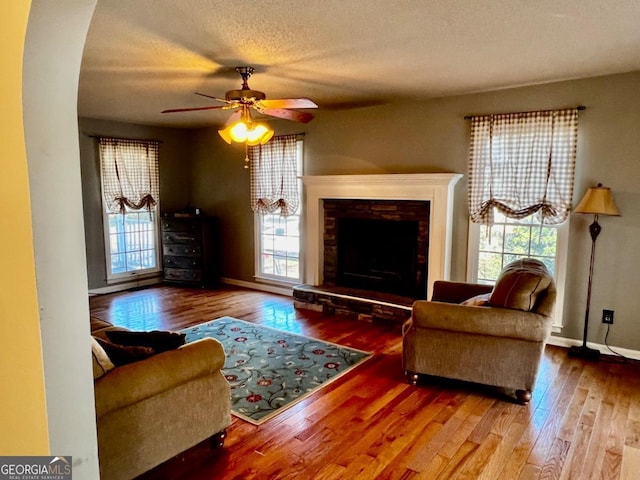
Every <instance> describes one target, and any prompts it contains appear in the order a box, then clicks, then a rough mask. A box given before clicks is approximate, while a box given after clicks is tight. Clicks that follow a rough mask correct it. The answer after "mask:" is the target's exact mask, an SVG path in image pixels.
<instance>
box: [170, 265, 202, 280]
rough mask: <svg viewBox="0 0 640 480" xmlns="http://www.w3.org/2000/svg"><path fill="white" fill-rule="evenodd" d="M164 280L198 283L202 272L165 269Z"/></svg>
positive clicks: (184, 269)
mask: <svg viewBox="0 0 640 480" xmlns="http://www.w3.org/2000/svg"><path fill="white" fill-rule="evenodd" d="M164 279H165V280H167V281H174V282H200V281H201V280H202V270H189V269H186V268H165V269H164Z"/></svg>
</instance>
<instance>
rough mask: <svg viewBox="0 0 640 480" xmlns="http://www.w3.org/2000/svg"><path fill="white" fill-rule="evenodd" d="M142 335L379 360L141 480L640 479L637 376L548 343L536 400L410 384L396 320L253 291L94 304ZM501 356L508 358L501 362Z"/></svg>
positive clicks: (122, 296) (132, 295) (166, 292)
mask: <svg viewBox="0 0 640 480" xmlns="http://www.w3.org/2000/svg"><path fill="white" fill-rule="evenodd" d="M90 307H91V313H92V314H93V315H96V316H98V317H100V318H103V319H105V320H108V321H110V322H113V323H115V324H117V325H121V326H125V327H128V328H131V329H134V330H153V329H171V330H178V329H182V328H185V327H188V326H191V325H195V324H198V323H201V322H204V321H208V320H212V319H214V318H217V317H220V316H225V315H228V316H232V317H236V318H240V319H243V320H248V321H252V322H256V323H261V324H264V325H268V326H271V327H275V328H280V329H282V330H287V331H291V332H295V333H300V334H303V335H308V336H312V337H316V338H321V339H323V340H327V341H331V342H336V343H340V344H343V345H347V346H350V347H355V348H359V349H363V350H369V351H373V352H375V355H374V357H373V358H372V359H371V360H369V361H367V362H365V363H364V364H363V365H362V366H360V367H358V368H357V369H355V370H354V371H353V372H351V373H350V374H347V375H345V376H344V377H342V378H341V379H339V380H337V381H336V382H333V383H332V384H330V385H328V386H327V387H325V388H323V389H321V390H320V391H318V392H316V393H315V394H313V395H312V396H310V397H309V398H307V399H305V400H304V401H302V402H300V403H299V404H297V405H295V406H294V407H292V408H290V409H288V410H286V411H285V412H284V413H282V414H281V415H278V416H276V417H274V418H273V419H271V420H269V421H267V422H266V423H264V424H263V425H260V426H254V425H252V424H249V423H247V422H244V421H242V420H239V419H237V418H235V417H234V418H233V423H232V425H231V426H230V428H229V429H228V434H229V435H228V437H227V440H226V443H225V446H224V448H223V449H220V450H211V449H210V448H209V443H208V442H203V443H202V444H200V445H197V446H195V447H194V448H192V449H190V450H189V451H187V452H185V453H183V454H181V455H179V456H177V457H175V458H173V459H171V460H169V461H168V462H166V463H165V464H163V465H161V466H159V467H158V468H156V469H154V470H152V471H151V472H148V473H147V474H145V475H143V476H142V477H141V479H144V480H152V479H186V480H196V479H214V478H215V479H238V480H239V479H261V480H262V479H325V480H329V479H355V478H359V479H398V480H400V479H403V480H408V479H490V480H494V479H504V480H513V479H580V480H582V479H623V480H631V479H638V478H640V471H639V468H640V367H639V366H638V362H630V363H621V362H619V361H617V360H616V359H612V358H610V357H606V358H605V359H603V360H602V361H600V362H595V363H594V362H588V361H584V360H581V359H575V358H571V357H568V356H567V352H566V350H565V349H562V348H558V347H552V346H548V347H547V349H546V353H545V357H544V360H543V363H542V366H541V371H540V374H539V377H538V383H537V385H536V389H535V391H534V394H533V399H532V401H531V403H530V404H529V405H527V406H521V405H517V404H515V403H512V402H510V401H508V400H507V399H506V397H505V396H504V395H503V394H501V392H499V391H497V390H494V389H490V388H486V387H480V386H472V385H467V384H463V383H457V382H451V381H444V380H437V379H428V380H425V381H423V382H421V384H420V385H419V386H418V387H412V386H410V385H409V384H408V383H407V382H406V380H405V377H404V374H403V371H402V359H401V351H402V344H401V334H400V328H399V326H397V325H389V324H377V323H366V322H359V321H357V320H350V319H347V318H344V317H338V316H324V315H322V314H320V313H317V312H310V311H306V310H295V309H294V308H293V302H292V299H291V298H289V297H283V296H279V295H272V294H267V293H262V292H256V291H251V290H243V289H236V288H222V289H219V290H193V289H181V288H175V287H168V286H159V287H152V288H147V289H144V290H138V291H132V292H124V293H119V294H111V295H103V296H94V297H91V298H90ZM497 361H499V359H497Z"/></svg>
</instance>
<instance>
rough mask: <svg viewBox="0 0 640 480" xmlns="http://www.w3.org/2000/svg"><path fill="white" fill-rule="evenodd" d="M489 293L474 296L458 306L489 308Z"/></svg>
mask: <svg viewBox="0 0 640 480" xmlns="http://www.w3.org/2000/svg"><path fill="white" fill-rule="evenodd" d="M490 296H491V293H483V294H482V295H476V296H475V297H471V298H467V299H466V300H465V301H464V302H462V303H461V304H460V305H467V306H472V307H487V306H489V297H490Z"/></svg>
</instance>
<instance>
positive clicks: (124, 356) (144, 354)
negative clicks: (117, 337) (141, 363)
mask: <svg viewBox="0 0 640 480" xmlns="http://www.w3.org/2000/svg"><path fill="white" fill-rule="evenodd" d="M94 338H95V339H96V341H97V342H98V343H99V344H100V346H101V347H102V348H103V349H104V351H105V352H106V353H107V355H108V356H109V360H111V361H112V362H113V364H114V365H115V366H117V367H119V366H120V365H126V364H127V363H132V362H137V361H138V360H144V359H145V358H148V357H150V356H151V355H154V354H155V353H156V352H155V350H154V349H153V348H149V347H140V346H125V345H118V344H116V343H111V342H108V341H106V340H103V339H101V338H96V337H94Z"/></svg>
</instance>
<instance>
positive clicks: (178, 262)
mask: <svg viewBox="0 0 640 480" xmlns="http://www.w3.org/2000/svg"><path fill="white" fill-rule="evenodd" d="M162 264H163V266H164V267H165V268H195V269H198V270H199V269H201V268H202V261H201V258H200V257H179V256H176V255H165V256H164V258H163V260H162Z"/></svg>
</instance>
